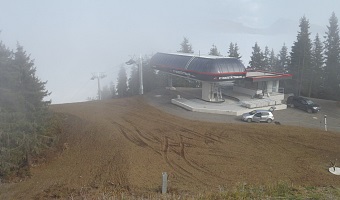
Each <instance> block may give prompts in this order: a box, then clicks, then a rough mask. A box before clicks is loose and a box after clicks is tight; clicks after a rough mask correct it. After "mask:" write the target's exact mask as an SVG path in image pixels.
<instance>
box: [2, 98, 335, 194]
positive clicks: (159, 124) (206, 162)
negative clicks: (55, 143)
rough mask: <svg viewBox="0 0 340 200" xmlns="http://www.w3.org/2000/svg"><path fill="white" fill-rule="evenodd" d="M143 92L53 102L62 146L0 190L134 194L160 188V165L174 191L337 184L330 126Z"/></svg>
mask: <svg viewBox="0 0 340 200" xmlns="http://www.w3.org/2000/svg"><path fill="white" fill-rule="evenodd" d="M152 95H153V94H152ZM169 95H170V94H169ZM151 97H152V96H151ZM158 97H159V98H162V96H158ZM158 97H157V98H158ZM149 98H150V96H147V95H146V96H144V97H136V98H126V99H115V100H108V101H93V102H84V103H74V104H62V105H53V106H51V109H52V110H53V111H55V112H59V113H63V114H67V115H65V117H64V119H63V120H64V122H63V126H62V128H61V132H62V135H63V138H62V142H63V143H64V144H65V148H64V150H63V152H61V153H59V154H58V156H57V157H56V158H55V159H53V160H51V161H49V162H46V163H44V164H42V165H39V166H35V167H33V168H32V177H31V178H28V179H26V180H23V181H22V182H18V183H10V184H1V185H0V199H30V198H31V199H32V198H33V199H34V198H35V199H46V198H77V197H78V198H81V197H87V198H89V197H92V196H93V197H94V196H96V197H103V195H104V194H107V193H115V192H117V193H119V192H127V193H131V194H135V195H140V196H141V195H145V194H148V193H156V192H159V188H160V186H161V177H162V172H167V173H168V174H169V188H170V191H172V192H176V193H191V194H197V193H201V192H203V191H218V188H219V186H224V187H229V186H233V185H235V184H237V183H248V184H264V185H265V184H272V183H276V182H277V181H287V182H289V183H293V184H297V185H307V186H334V187H340V178H339V177H338V176H334V175H332V174H330V173H329V172H328V171H327V170H328V168H329V167H330V160H335V159H336V158H338V159H340V148H339V144H340V134H338V133H336V132H331V131H329V132H324V131H322V130H320V129H312V128H303V127H296V126H295V127H294V126H286V125H275V124H262V123H261V124H248V123H240V122H239V121H238V120H236V119H235V117H230V122H232V123H226V119H227V118H226V117H225V116H220V115H216V116H211V115H205V114H202V115H199V116H198V115H197V113H192V112H188V111H184V112H183V110H178V109H181V108H178V109H177V108H173V107H171V106H170V107H166V106H163V107H162V109H158V108H160V106H161V105H162V101H161V99H158V100H157V98H156V100H154V101H153V102H150V101H149V100H148V99H149ZM152 98H153V97H152ZM157 101H159V102H158V103H157ZM150 104H151V105H150ZM156 104H157V106H156ZM163 104H166V103H165V102H164V103H163ZM152 105H153V106H152ZM156 107H158V108H156ZM164 111H166V112H164ZM176 113H177V115H176ZM181 113H182V114H181ZM183 113H185V114H183ZM190 116H191V117H192V119H194V120H189V119H188V118H190ZM195 116H196V117H195ZM228 119H229V118H228ZM219 120H221V121H219ZM222 120H223V121H222ZM212 121H217V122H220V123H216V122H212ZM221 122H223V123H221Z"/></svg>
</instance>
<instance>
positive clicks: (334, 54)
mask: <svg viewBox="0 0 340 200" xmlns="http://www.w3.org/2000/svg"><path fill="white" fill-rule="evenodd" d="M327 28H328V31H327V32H326V41H325V60H326V64H325V92H326V97H327V98H329V99H334V100H340V39H339V26H338V18H337V17H336V16H335V13H334V12H333V13H332V16H331V17H330V19H329V26H327Z"/></svg>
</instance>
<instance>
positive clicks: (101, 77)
mask: <svg viewBox="0 0 340 200" xmlns="http://www.w3.org/2000/svg"><path fill="white" fill-rule="evenodd" d="M105 77H106V75H105V74H104V73H99V72H98V73H92V78H91V80H95V79H97V81H98V100H101V99H102V98H101V97H102V96H101V90H100V79H103V78H105Z"/></svg>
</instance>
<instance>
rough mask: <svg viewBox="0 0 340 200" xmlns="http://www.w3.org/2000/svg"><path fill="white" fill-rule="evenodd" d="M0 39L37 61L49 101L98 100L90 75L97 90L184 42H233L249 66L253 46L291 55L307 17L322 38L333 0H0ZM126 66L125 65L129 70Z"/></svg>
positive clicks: (336, 5) (206, 45) (204, 49)
mask: <svg viewBox="0 0 340 200" xmlns="http://www.w3.org/2000/svg"><path fill="white" fill-rule="evenodd" d="M0 2H1V4H0V5H1V8H2V9H1V12H0V30H1V33H0V40H2V41H3V43H4V44H6V45H7V46H8V47H9V48H10V49H15V47H16V44H17V42H19V43H20V44H21V45H22V46H23V47H24V49H25V50H26V51H27V53H29V54H31V58H32V59H34V60H35V67H36V68H37V75H38V76H39V78H40V79H41V80H42V81H48V83H47V85H46V87H47V89H48V90H49V91H51V92H52V95H51V96H50V97H49V98H48V100H49V99H52V103H68V102H78V101H85V100H86V99H87V97H96V95H97V82H96V81H93V80H90V78H91V77H92V73H94V72H104V73H106V74H107V75H108V76H107V77H106V78H105V79H102V85H105V84H109V82H110V81H113V82H114V83H116V79H117V76H116V74H117V73H118V70H119V68H120V66H121V65H123V63H124V62H126V61H127V60H129V59H130V58H131V56H134V55H136V56H138V55H139V54H143V55H152V54H153V53H156V52H169V53H170V52H176V51H177V50H179V48H180V45H179V44H180V43H181V42H182V41H183V37H184V36H185V37H187V38H188V39H189V41H190V43H191V44H192V46H193V50H194V51H195V53H198V52H200V53H201V54H208V52H209V50H210V48H211V47H212V44H215V45H216V46H217V48H218V50H219V51H220V53H221V54H223V55H226V54H227V51H228V47H229V43H230V42H233V43H235V42H236V43H238V45H239V48H240V54H241V55H242V60H243V63H244V64H245V65H246V66H248V62H249V60H250V55H251V52H252V46H254V44H255V42H258V44H259V46H260V47H261V49H262V50H263V49H264V47H265V46H268V47H269V48H270V49H271V48H273V49H274V51H275V53H278V52H279V50H280V48H281V47H282V45H283V43H286V45H287V47H288V49H289V51H290V48H291V45H292V44H293V42H294V41H295V40H296V35H297V32H298V31H299V27H298V25H299V20H300V18H301V17H302V16H303V15H305V16H306V17H307V19H309V22H310V24H311V28H310V31H311V32H312V35H311V39H312V40H314V37H315V34H316V33H319V35H320V36H321V38H323V36H324V35H325V32H326V30H327V28H326V26H327V25H329V21H328V20H329V18H330V16H331V13H332V12H333V11H334V12H335V14H336V16H337V17H338V18H339V17H340V1H337V0H323V1H320V0H300V1H298V0H262V1H261V0H237V1H235V0H234V1H231V0H187V1H184V0H97V1H95V0H92V1H90V0H55V1H52V0H30V1H25V0H21V1H20V0H11V1H7V0H0ZM127 68H129V67H128V66H127Z"/></svg>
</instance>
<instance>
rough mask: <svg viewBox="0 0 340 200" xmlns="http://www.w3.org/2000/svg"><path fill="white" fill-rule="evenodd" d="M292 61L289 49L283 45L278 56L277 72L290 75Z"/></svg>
mask: <svg viewBox="0 0 340 200" xmlns="http://www.w3.org/2000/svg"><path fill="white" fill-rule="evenodd" d="M289 63H290V60H289V56H288V48H287V46H286V44H283V46H282V48H281V50H280V53H279V55H278V56H277V70H276V71H277V72H282V73H288V66H289Z"/></svg>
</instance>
